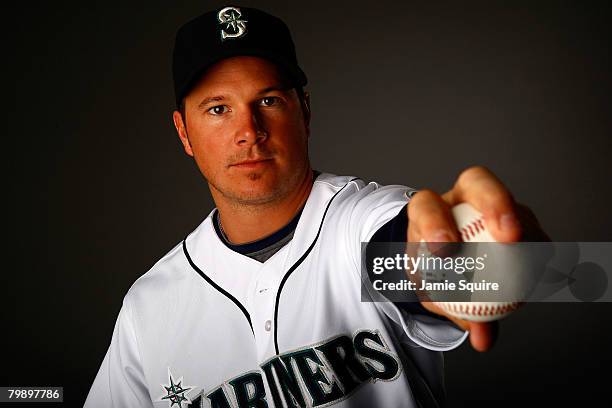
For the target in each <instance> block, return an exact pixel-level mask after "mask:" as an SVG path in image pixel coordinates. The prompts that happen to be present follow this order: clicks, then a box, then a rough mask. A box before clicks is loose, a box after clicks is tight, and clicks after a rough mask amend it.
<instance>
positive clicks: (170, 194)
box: [0, 1, 612, 407]
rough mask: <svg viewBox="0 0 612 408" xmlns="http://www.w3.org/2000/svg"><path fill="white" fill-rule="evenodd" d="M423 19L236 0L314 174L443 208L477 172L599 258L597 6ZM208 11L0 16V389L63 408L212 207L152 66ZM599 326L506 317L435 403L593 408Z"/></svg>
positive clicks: (391, 8) (606, 177)
mask: <svg viewBox="0 0 612 408" xmlns="http://www.w3.org/2000/svg"><path fill="white" fill-rule="evenodd" d="M429 3H430V2H400V1H396V2H390V1H375V2H370V1H368V2H363V3H357V2H353V3H348V2H347V3H344V2H338V3H336V4H334V5H330V4H325V3H313V2H308V3H297V2H296V3H294V4H292V3H285V2H281V1H262V2H242V3H240V4H242V5H257V6H259V7H260V8H263V9H266V10H268V11H269V12H271V13H273V14H276V15H278V16H280V17H282V18H283V19H284V20H286V22H287V23H288V24H289V26H290V27H291V30H292V32H293V34H294V40H295V43H296V45H297V49H298V54H299V59H300V61H301V64H302V67H303V69H304V70H305V71H306V73H307V74H308V77H309V80H310V85H309V87H308V89H309V91H310V92H311V94H312V105H313V124H312V137H311V142H310V147H311V156H312V161H313V164H314V167H315V168H316V169H319V170H324V171H329V172H334V173H337V174H353V175H360V176H362V177H364V178H367V179H372V180H377V181H380V182H383V183H398V184H406V185H409V186H413V187H417V188H424V187H429V188H432V189H434V190H436V191H439V192H443V191H445V190H446V189H448V188H450V187H451V185H452V183H453V181H454V179H455V177H456V176H457V175H458V174H459V172H460V171H461V170H462V169H464V168H466V167H468V166H470V165H473V164H483V165H486V166H488V167H490V168H491V169H492V170H493V171H495V172H496V173H497V174H498V175H499V177H500V178H501V179H502V180H504V181H505V182H506V183H507V185H508V186H509V187H510V189H511V190H512V191H513V192H514V194H515V197H516V199H517V200H519V201H521V202H524V203H527V204H529V205H530V206H531V208H532V209H533V210H534V211H535V212H536V214H537V215H538V216H539V218H540V220H541V222H542V224H543V226H544V227H545V229H546V230H547V231H548V233H549V234H550V235H551V237H553V239H555V240H558V241H564V240H566V241H610V240H612V239H611V238H612V233H611V232H610V231H611V230H612V220H611V217H610V215H609V205H610V199H611V194H610V184H611V183H610V179H611V177H610V176H611V170H610V169H611V166H610V164H609V162H608V159H609V156H610V153H611V149H610V147H611V142H610V131H611V130H612V126H611V119H610V118H611V115H610V113H611V112H610V102H611V96H610V95H611V90H612V89H611V88H612V87H611V78H612V76H611V73H610V72H611V68H612V66H611V63H610V62H611V61H610V42H609V38H610V34H611V33H610V17H611V16H612V15H611V13H610V8H609V7H608V6H607V5H606V3H605V2H601V3H594V2H528V1H519V2H488V1H484V2H473V1H469V2H465V1H462V2H449V3H436V4H429ZM533 3H535V4H533ZM220 5H222V3H220V2H216V1H215V2H199V1H192V2H180V3H179V2H150V1H149V2H142V3H131V4H123V3H116V4H110V3H109V2H103V3H101V4H99V5H95V4H90V2H79V3H77V2H74V3H73V4H71V3H65V2H46V3H42V4H39V5H36V4H34V3H31V2H27V3H26V5H24V6H23V8H20V7H18V6H15V5H13V6H9V7H12V8H8V9H4V11H3V17H2V20H3V30H4V31H5V33H4V36H3V38H4V40H5V43H6V46H5V47H4V49H5V53H4V55H5V58H6V59H5V62H4V69H5V70H6V73H5V75H4V81H5V82H6V83H5V88H6V89H7V90H8V92H7V93H5V94H4V95H5V102H6V103H7V106H8V108H5V109H4V110H3V111H4V112H5V113H7V115H6V117H5V120H4V123H3V127H4V132H3V133H4V148H3V151H4V160H3V161H2V166H3V174H4V176H5V177H4V181H3V184H4V187H5V194H6V196H5V198H4V201H5V205H7V206H8V208H7V209H6V210H5V220H6V221H5V225H6V228H5V231H6V234H5V237H6V239H7V244H6V245H5V255H4V257H3V258H4V268H3V269H4V270H3V276H4V279H3V280H4V283H3V285H2V287H3V292H4V293H3V297H2V299H3V305H2V306H3V307H2V309H3V311H2V321H3V323H2V326H3V336H2V337H3V338H4V339H5V341H6V345H5V348H4V352H3V356H2V370H0V372H1V374H0V377H1V378H0V385H7V386H8V385H59V386H64V387H65V400H66V401H68V402H67V403H66V405H69V404H72V405H75V406H78V405H81V404H82V402H83V401H84V398H85V396H86V393H87V391H88V389H89V385H90V384H91V382H92V381H93V378H94V376H95V374H96V372H97V370H98V367H99V365H100V363H101V361H102V358H103V356H104V353H105V351H106V349H107V347H108V344H109V342H110V336H111V333H112V329H113V325H114V321H115V318H116V315H117V313H118V311H119V308H120V306H121V300H122V297H123V296H124V294H125V293H126V291H127V289H128V288H129V286H130V285H131V283H132V282H133V281H134V280H135V279H136V278H137V277H138V276H140V275H141V274H143V273H144V272H146V271H147V270H148V268H149V267H150V266H151V265H152V264H153V263H154V262H155V261H156V260H157V259H159V258H160V257H161V256H162V255H163V254H165V253H166V252H167V251H168V250H169V249H170V248H171V247H173V246H174V245H175V244H176V243H178V242H179V241H180V240H181V239H182V238H183V237H184V236H185V235H186V234H187V233H188V232H189V231H191V230H192V229H193V228H194V227H195V226H196V225H197V224H198V223H199V222H200V220H201V219H202V218H203V217H204V216H205V215H206V214H208V212H209V211H210V210H211V208H212V202H211V199H210V197H209V195H208V191H207V187H206V184H205V183H204V182H203V180H202V179H201V176H200V174H199V172H198V171H197V168H196V167H195V165H194V164H193V162H192V161H191V160H190V159H189V158H187V157H186V156H185V155H184V154H183V153H182V151H181V148H180V145H179V141H178V138H177V137H176V135H175V132H174V129H173V126H172V122H171V111H172V109H173V92H172V82H171V71H170V55H171V49H172V44H173V38H174V33H175V30H176V29H177V27H178V26H179V25H180V24H181V23H183V22H185V21H186V20H188V19H190V18H192V17H194V16H196V15H198V14H200V13H201V12H203V11H204V10H206V9H209V8H212V7H216V6H220ZM3 7H4V6H3ZM611 312H612V307H611V306H610V305H609V304H576V303H573V304H546V305H543V304H533V305H529V306H528V307H525V308H524V309H522V310H520V311H518V312H517V313H515V314H514V315H513V316H511V317H510V318H508V319H507V320H505V321H504V322H503V324H502V326H501V336H500V339H499V342H498V344H497V345H496V347H495V348H494V349H493V350H492V351H491V352H489V353H486V354H478V353H476V352H474V351H472V350H471V349H470V347H469V346H468V345H467V344H466V345H463V346H462V347H460V348H459V349H457V350H455V351H452V352H449V353H446V372H447V385H448V395H449V401H450V404H449V405H450V406H452V407H461V406H468V405H469V406H491V405H494V406H522V405H532V404H535V403H536V402H542V403H545V405H557V406H570V405H574V404H577V403H578V404H580V405H586V404H588V403H593V402H595V401H597V400H600V399H602V398H606V397H607V396H608V395H609V392H608V387H609V380H610V375H609V374H605V373H606V372H608V370H609V366H610V362H611V360H612V352H611V351H610V344H612V330H611V329H610V324H611V323H612V319H611V317H610V316H611ZM213 329H214V328H211V330H213ZM203 369H205V368H204V367H203ZM599 370H603V373H602V374H599V373H597V371H599ZM600 372H601V371H600ZM38 406H40V405H38Z"/></svg>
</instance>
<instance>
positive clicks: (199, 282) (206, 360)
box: [85, 6, 522, 408]
mask: <svg viewBox="0 0 612 408" xmlns="http://www.w3.org/2000/svg"><path fill="white" fill-rule="evenodd" d="M173 58H174V60H173V64H174V66H173V68H174V71H173V73H174V84H175V90H176V102H177V107H178V109H177V111H175V112H174V114H173V119H174V124H175V127H176V129H177V132H178V135H179V138H180V140H181V142H182V144H183V146H184V150H185V152H186V153H187V155H189V156H191V157H193V158H194V160H195V161H196V163H197V165H198V167H199V169H200V170H201V172H202V174H203V176H204V177H205V179H206V181H207V182H208V185H209V187H210V191H211V194H212V197H213V199H214V202H215V205H216V208H215V209H214V210H213V211H212V212H210V214H208V216H207V217H206V218H205V219H204V220H203V221H202V223H201V224H200V225H199V226H197V228H195V230H194V231H192V232H191V233H190V234H189V235H187V237H186V238H185V239H184V240H182V241H181V242H180V243H178V245H176V247H175V248H173V249H172V250H171V251H170V252H169V253H168V254H166V255H165V256H164V257H163V258H161V260H159V262H157V263H156V264H155V265H154V266H153V267H152V268H151V270H149V271H148V272H147V273H146V274H144V275H143V276H142V277H140V278H139V279H138V280H137V281H136V282H135V283H134V284H133V286H132V287H131V288H130V290H129V292H128V293H127V295H126V296H125V298H124V301H123V306H122V308H121V311H120V313H119V316H118V318H117V322H116V325H115V329H114V332H113V335H112V340H111V344H110V347H109V349H108V352H107V353H106V356H105V357H104V360H103V362H102V365H101V367H100V370H99V372H98V375H97V376H96V378H95V381H94V383H93V385H92V387H91V390H90V392H89V395H88V397H87V400H86V402H85V406H86V407H91V408H96V407H105V408H110V407H132V408H136V407H159V408H161V407H175V406H176V407H179V408H181V407H187V406H192V407H217V408H221V407H223V408H228V407H258V408H262V407H307V406H308V407H318V406H334V407H436V406H441V405H443V404H444V384H443V360H442V352H444V351H447V350H451V349H454V348H456V347H457V346H459V345H460V344H461V343H462V342H463V341H464V340H465V339H466V338H467V337H468V336H469V338H470V340H471V343H472V345H473V347H474V348H475V349H477V350H486V349H488V348H489V347H491V344H492V342H493V339H494V336H495V326H494V325H493V324H490V323H473V322H472V323H470V322H467V321H461V320H458V319H455V318H452V317H450V316H447V315H445V314H444V313H443V312H442V311H441V310H440V309H438V308H436V307H435V306H433V305H431V304H430V303H425V302H424V303H422V304H421V303H418V302H415V303H414V304H409V306H406V305H400V304H393V303H390V302H367V301H362V300H363V299H362V291H361V281H360V279H361V278H360V270H361V269H360V264H361V260H360V254H361V243H362V242H368V241H375V240H378V241H406V240H409V241H416V242H418V241H419V240H421V239H425V240H427V241H431V242H447V241H457V240H458V235H457V231H456V228H455V226H454V223H453V222H452V221H451V220H452V217H451V216H450V212H449V208H450V207H452V206H453V205H455V204H457V203H459V202H469V203H471V204H472V205H473V206H474V207H476V208H478V209H479V210H480V211H481V212H483V213H484V216H485V220H486V222H487V223H488V225H489V226H490V230H491V232H492V233H493V234H494V236H495V237H496V238H497V239H498V240H500V241H514V240H518V239H519V238H520V237H521V232H522V230H521V229H522V227H521V216H519V215H518V213H517V210H516V209H517V208H518V206H517V205H516V204H515V203H514V202H513V200H512V197H511V195H510V193H509V192H508V191H507V190H506V189H505V188H504V186H503V185H502V184H501V183H500V182H499V181H498V180H497V178H496V177H495V176H494V175H492V174H491V173H490V172H489V171H487V170H486V169H483V168H478V167H477V168H470V169H468V170H466V171H465V172H463V173H462V174H461V175H460V176H459V178H458V180H457V182H456V184H455V187H454V188H453V189H452V190H451V191H449V192H448V193H446V194H444V195H443V196H439V195H437V194H435V193H433V192H431V191H420V192H418V193H416V194H415V191H414V190H413V189H410V188H408V187H404V186H381V185H379V184H377V183H365V182H364V181H362V180H361V179H359V178H356V177H347V176H336V175H333V174H329V173H322V172H317V171H313V170H312V168H311V166H310V162H309V158H308V148H307V146H308V137H309V133H310V128H309V123H310V108H309V99H308V94H307V93H306V92H305V91H304V90H303V87H304V85H306V76H305V74H304V72H303V71H302V70H301V69H300V67H299V65H298V62H297V58H296V54H295V50H294V45H293V42H292V39H291V36H290V33H289V30H288V28H287V27H286V25H285V24H284V23H283V22H282V21H281V20H279V19H278V18H276V17H273V16H271V15H269V14H267V13H264V12H262V11H259V10H256V9H249V8H238V7H232V6H228V7H224V8H222V9H217V10H214V11H212V12H208V13H206V14H204V15H202V16H200V17H198V18H196V19H194V20H192V21H190V22H188V23H187V24H185V25H184V26H183V27H182V28H181V29H180V30H179V31H178V33H177V36H176V43H175V48H174V56H173Z"/></svg>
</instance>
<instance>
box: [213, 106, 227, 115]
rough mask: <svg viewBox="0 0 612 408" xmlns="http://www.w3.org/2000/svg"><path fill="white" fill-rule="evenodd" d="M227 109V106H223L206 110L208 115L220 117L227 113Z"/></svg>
mask: <svg viewBox="0 0 612 408" xmlns="http://www.w3.org/2000/svg"><path fill="white" fill-rule="evenodd" d="M228 111H229V109H227V106H225V105H217V106H213V107H212V108H210V109H209V110H208V112H209V113H211V114H213V115H221V114H223V113H225V112H228Z"/></svg>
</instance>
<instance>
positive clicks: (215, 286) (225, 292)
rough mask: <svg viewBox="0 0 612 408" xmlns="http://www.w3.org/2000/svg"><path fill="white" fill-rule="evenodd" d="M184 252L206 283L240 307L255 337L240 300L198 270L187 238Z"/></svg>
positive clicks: (248, 317)
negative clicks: (188, 248) (191, 255)
mask: <svg viewBox="0 0 612 408" xmlns="http://www.w3.org/2000/svg"><path fill="white" fill-rule="evenodd" d="M183 252H184V253H185V257H186V258H187V261H189V265H191V267H192V268H193V269H194V270H195V271H196V272H197V273H198V274H199V275H200V276H201V277H202V278H204V280H205V281H206V282H208V283H209V284H210V285H211V286H212V287H213V288H215V289H217V290H218V291H219V292H221V294H222V295H224V296H225V297H227V298H228V299H229V300H231V301H232V302H234V303H235V304H236V306H238V308H239V309H240V310H241V311H242V313H244V316H245V317H246V318H247V321H248V322H249V327H250V328H251V332H252V333H253V336H255V331H254V330H253V323H251V316H250V315H249V312H247V310H246V309H245V307H244V306H242V304H241V303H240V302H239V301H238V299H236V298H235V297H233V296H232V295H231V294H230V293H229V292H227V291H226V290H225V289H223V288H222V287H221V286H219V285H217V284H216V283H215V282H214V281H213V280H212V279H210V278H209V277H208V276H206V274H205V273H204V272H202V270H201V269H200V268H198V266H197V265H196V264H195V263H194V262H193V261H192V260H191V257H190V256H189V252H188V251H187V238H185V239H184V240H183Z"/></svg>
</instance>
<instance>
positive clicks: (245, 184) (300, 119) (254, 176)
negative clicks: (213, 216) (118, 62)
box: [174, 57, 310, 205]
mask: <svg viewBox="0 0 612 408" xmlns="http://www.w3.org/2000/svg"><path fill="white" fill-rule="evenodd" d="M286 88H287V84H286V83H285V82H284V81H283V77H282V76H281V75H280V73H279V71H278V69H277V67H276V66H275V65H274V64H272V63H271V62H269V61H267V60H265V59H262V58H257V57H234V58H228V59H225V60H222V61H221V62H219V63H217V64H215V65H214V66H212V67H211V68H209V69H208V70H207V71H206V72H205V74H204V76H203V78H202V79H201V80H200V82H199V83H197V85H196V86H195V87H194V88H193V89H192V90H191V91H190V93H189V94H188V95H187V97H186V98H185V117H184V119H185V122H186V123H185V122H183V121H182V119H183V118H182V117H181V115H180V114H179V113H178V112H175V113H174V122H175V126H176V127H177V130H178V131H179V136H180V137H181V141H182V142H183V145H184V147H185V151H186V153H187V154H189V155H191V156H193V157H194V158H195V161H196V163H197V165H198V167H199V168H200V171H201V172H202V174H203V175H204V177H205V178H206V179H207V181H208V183H209V186H210V189H211V193H212V195H213V198H214V199H215V202H217V205H219V202H218V200H226V202H227V203H228V204H234V205H236V204H238V205H245V204H265V203H272V202H274V201H276V200H279V199H282V198H284V197H287V196H288V195H289V194H290V193H291V192H292V191H293V190H294V189H296V188H297V187H298V186H299V184H300V183H301V182H303V180H304V177H305V176H306V174H307V172H308V171H310V164H309V162H308V143H307V140H308V133H309V130H308V129H309V128H308V119H309V115H308V113H307V110H306V111H303V110H302V107H301V103H300V100H299V98H298V96H297V93H296V91H295V89H286ZM181 128H182V130H181Z"/></svg>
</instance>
